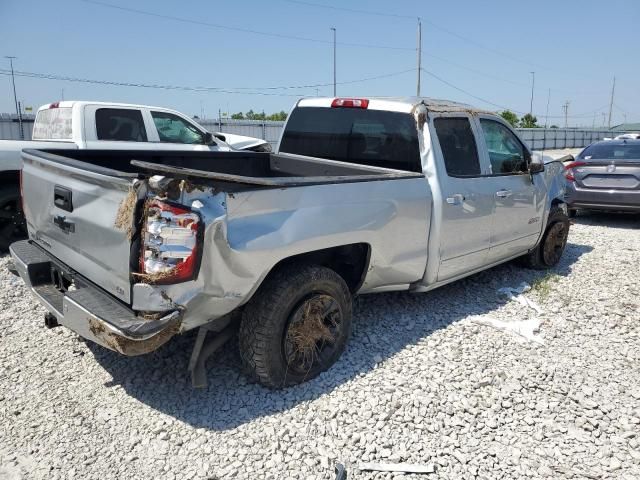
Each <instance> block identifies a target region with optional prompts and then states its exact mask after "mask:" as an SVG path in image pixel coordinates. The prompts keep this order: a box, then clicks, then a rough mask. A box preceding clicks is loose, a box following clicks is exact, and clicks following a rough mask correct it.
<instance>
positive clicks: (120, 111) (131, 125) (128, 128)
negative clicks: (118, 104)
mask: <svg viewBox="0 0 640 480" xmlns="http://www.w3.org/2000/svg"><path fill="white" fill-rule="evenodd" d="M96 133H97V135H98V140H116V141H120V142H146V141H147V132H146V130H145V128H144V121H143V120H142V112H141V111H140V110H129V109H124V108H99V109H98V110H96Z"/></svg>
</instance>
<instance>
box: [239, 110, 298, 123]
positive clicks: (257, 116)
mask: <svg viewBox="0 0 640 480" xmlns="http://www.w3.org/2000/svg"><path fill="white" fill-rule="evenodd" d="M231 118H232V119H233V120H278V121H284V120H286V119H287V112H285V111H284V110H280V111H279V112H276V113H272V114H270V115H265V113H264V112H261V113H257V112H254V111H253V110H249V111H248V112H247V113H243V112H238V113H234V114H232V115H231Z"/></svg>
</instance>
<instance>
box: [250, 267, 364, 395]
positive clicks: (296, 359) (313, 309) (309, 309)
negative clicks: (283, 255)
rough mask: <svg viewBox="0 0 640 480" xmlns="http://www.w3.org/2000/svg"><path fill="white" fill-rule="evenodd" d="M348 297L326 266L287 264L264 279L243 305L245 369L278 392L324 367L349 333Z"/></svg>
mask: <svg viewBox="0 0 640 480" xmlns="http://www.w3.org/2000/svg"><path fill="white" fill-rule="evenodd" d="M351 311H352V305H351V294H350V292H349V288H348V287H347V284H346V283H345V281H344V280H343V279H342V277H340V275H338V274H337V273H336V272H334V271H333V270H331V269H329V268H325V267H321V266H316V265H303V266H301V265H291V266H288V267H285V268H283V269H281V270H280V271H278V272H276V273H275V274H273V275H272V276H270V277H269V278H268V279H267V280H266V281H265V283H264V284H263V285H262V286H261V287H260V290H259V291H258V292H257V293H256V294H255V295H254V297H253V298H252V299H251V300H250V301H249V303H248V304H247V305H246V307H245V309H244V312H243V315H242V321H241V323H240V331H239V333H238V337H239V343H240V357H241V359H242V363H243V365H244V368H245V370H246V371H247V373H249V374H250V375H251V376H252V377H253V378H254V379H256V380H257V381H258V382H259V383H261V384H262V385H264V386H266V387H270V388H283V387H287V386H291V385H297V384H299V383H302V382H305V381H307V380H310V379H312V378H314V377H316V376H317V375H319V374H320V373H322V372H324V371H325V370H327V369H329V368H330V367H331V366H332V365H333V364H334V363H335V362H336V360H337V359H338V358H339V357H340V355H341V354H342V352H343V351H344V349H345V347H346V345H347V342H348V340H349V336H350V334H351Z"/></svg>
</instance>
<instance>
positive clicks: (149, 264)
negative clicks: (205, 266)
mask: <svg viewBox="0 0 640 480" xmlns="http://www.w3.org/2000/svg"><path fill="white" fill-rule="evenodd" d="M145 212H146V213H145V216H146V218H145V219H144V230H143V235H142V252H141V255H140V274H139V275H138V276H139V277H141V279H142V280H143V281H147V282H149V283H165V284H166V283H178V282H185V281H187V280H192V279H194V278H195V277H196V273H197V268H198V262H199V253H200V252H199V249H200V225H201V223H200V216H199V215H198V214H197V213H195V212H193V211H191V210H189V209H186V208H183V207H177V206H174V205H170V204H168V203H165V202H160V201H157V200H154V201H153V202H151V203H150V204H149V205H148V206H147V208H146V210H145Z"/></svg>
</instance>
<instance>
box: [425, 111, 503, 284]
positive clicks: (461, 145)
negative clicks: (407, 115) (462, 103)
mask: <svg viewBox="0 0 640 480" xmlns="http://www.w3.org/2000/svg"><path fill="white" fill-rule="evenodd" d="M433 126H434V129H435V132H436V137H437V145H438V148H439V149H440V155H436V161H437V162H438V165H437V170H438V179H439V185H440V192H439V195H441V196H442V198H441V202H442V207H441V209H440V211H441V213H440V214H441V216H442V217H441V219H440V222H439V224H440V232H439V235H440V266H439V269H438V278H437V279H438V281H443V280H447V279H450V278H453V277H456V276H458V275H461V274H464V273H468V272H469V271H471V270H474V269H476V268H480V267H482V266H483V265H485V264H486V262H487V255H488V251H489V247H490V242H491V219H492V214H493V206H494V198H493V192H492V191H489V190H487V188H486V185H485V183H484V182H483V181H482V176H483V175H485V174H486V173H487V172H486V171H485V170H486V167H485V168H483V163H482V158H481V156H480V155H479V154H478V148H477V142H476V135H475V134H474V125H473V124H472V122H471V119H470V117H469V116H467V115H456V116H439V117H438V116H437V117H436V118H434V120H433ZM434 144H436V142H435V139H434ZM436 194H437V193H436V192H434V195H436Z"/></svg>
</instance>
